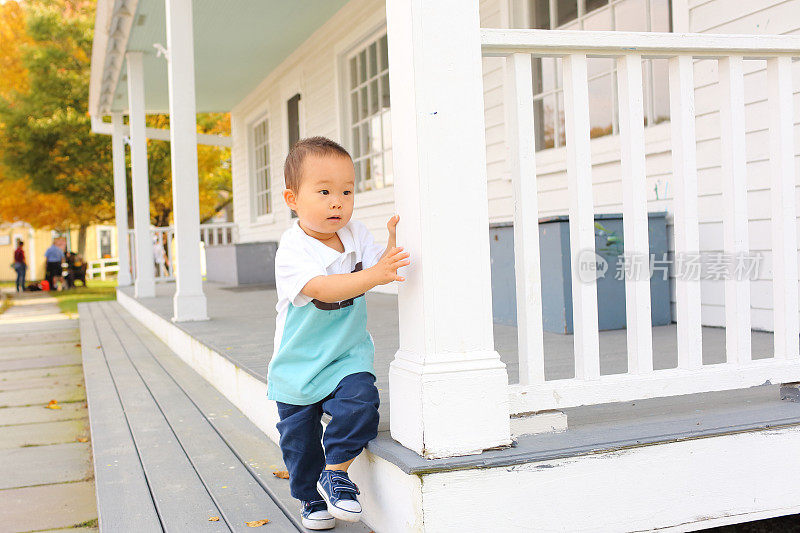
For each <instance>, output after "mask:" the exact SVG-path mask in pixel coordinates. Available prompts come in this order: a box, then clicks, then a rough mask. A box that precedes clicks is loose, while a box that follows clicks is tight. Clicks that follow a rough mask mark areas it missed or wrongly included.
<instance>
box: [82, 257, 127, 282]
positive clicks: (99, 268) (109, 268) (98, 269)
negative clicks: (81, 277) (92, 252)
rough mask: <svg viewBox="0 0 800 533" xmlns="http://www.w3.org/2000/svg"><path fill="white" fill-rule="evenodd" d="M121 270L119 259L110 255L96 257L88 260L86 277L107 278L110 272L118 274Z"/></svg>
mask: <svg viewBox="0 0 800 533" xmlns="http://www.w3.org/2000/svg"><path fill="white" fill-rule="evenodd" d="M118 272H119V259H118V258H116V257H110V258H105V259H95V260H94V261H88V263H87V266H86V279H96V278H97V277H99V278H100V279H102V280H104V279H106V276H108V275H109V274H113V275H114V276H116V275H117V273H118Z"/></svg>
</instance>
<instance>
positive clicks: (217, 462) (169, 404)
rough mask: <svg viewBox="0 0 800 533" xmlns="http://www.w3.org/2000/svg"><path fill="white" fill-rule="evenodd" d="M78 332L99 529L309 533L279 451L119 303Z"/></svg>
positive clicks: (91, 315) (83, 312)
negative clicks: (263, 523)
mask: <svg viewBox="0 0 800 533" xmlns="http://www.w3.org/2000/svg"><path fill="white" fill-rule="evenodd" d="M80 329H81V344H82V352H83V362H84V372H85V374H86V391H87V400H88V403H89V415H90V420H91V430H92V450H93V456H94V467H95V480H96V487H97V502H98V515H99V519H100V528H101V530H102V531H114V532H127V531H130V532H134V531H241V532H244V531H250V530H251V529H250V527H248V526H247V524H246V522H249V521H257V520H263V519H268V520H269V522H270V523H269V527H270V528H271V529H270V531H280V532H290V531H292V532H296V531H306V529H305V528H304V527H302V526H301V524H300V519H299V514H300V513H299V505H298V503H297V502H296V501H295V500H293V499H292V497H291V496H290V494H289V484H288V482H287V481H286V480H283V479H278V478H276V477H274V476H273V475H272V472H273V471H275V470H284V469H285V466H284V464H283V460H282V458H281V453H280V449H279V448H278V446H277V445H276V444H275V443H273V442H272V441H271V440H270V439H269V438H268V437H267V436H266V435H265V434H264V433H263V432H261V431H260V430H259V429H258V428H257V427H256V426H255V425H254V424H253V423H252V422H251V421H250V420H249V419H248V418H247V417H246V416H245V415H244V414H242V412H241V411H239V410H238V409H237V408H236V407H235V406H234V405H233V404H232V403H231V402H230V401H228V400H227V399H226V398H225V397H224V396H223V395H222V394H220V393H219V391H217V390H216V389H215V388H214V387H213V386H212V385H211V384H210V383H208V382H207V381H206V380H204V379H203V378H202V377H201V376H200V375H198V374H197V373H196V372H195V371H194V370H192V368H191V367H190V366H189V365H187V364H186V363H185V362H183V361H182V360H181V359H180V358H179V357H178V356H177V355H175V353H173V352H172V351H171V350H170V349H169V348H168V347H167V346H166V345H164V344H163V343H162V342H161V341H160V340H159V339H158V338H156V336H155V335H153V333H152V332H150V331H149V330H147V328H146V327H144V326H143V325H142V324H141V323H139V322H138V321H137V320H136V319H135V318H134V317H132V316H131V315H130V314H129V313H128V312H127V311H125V310H124V309H123V308H122V307H121V306H120V305H118V304H116V303H114V302H95V303H89V304H81V305H80ZM211 517H217V519H216V521H213V520H211ZM340 529H341V530H344V531H349V532H361V533H364V532H366V531H368V528H367V527H366V526H365V525H364V524H361V523H357V524H350V523H343V522H340V523H339V524H338V525H337V530H340Z"/></svg>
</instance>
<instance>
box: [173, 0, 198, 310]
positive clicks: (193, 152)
mask: <svg viewBox="0 0 800 533" xmlns="http://www.w3.org/2000/svg"><path fill="white" fill-rule="evenodd" d="M165 5H166V11H167V19H166V20H167V49H168V50H169V56H168V67H167V74H168V79H169V120H170V130H169V131H170V136H169V137H170V150H171V152H170V153H171V159H172V207H173V212H174V220H175V243H176V246H175V253H176V257H175V267H174V273H175V282H176V290H175V297H174V299H173V316H172V320H173V321H175V322H183V321H189V320H208V315H207V313H206V296H205V294H203V278H202V274H201V272H200V195H199V192H198V177H197V116H196V115H197V108H196V104H195V89H194V36H193V31H192V0H166V2H165Z"/></svg>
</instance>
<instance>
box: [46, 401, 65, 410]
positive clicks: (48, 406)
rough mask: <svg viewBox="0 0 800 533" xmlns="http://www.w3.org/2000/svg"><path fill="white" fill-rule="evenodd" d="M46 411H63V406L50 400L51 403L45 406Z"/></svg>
mask: <svg viewBox="0 0 800 533" xmlns="http://www.w3.org/2000/svg"><path fill="white" fill-rule="evenodd" d="M45 409H61V406H60V405H58V402H57V401H55V400H50V403H48V404H47V405H45Z"/></svg>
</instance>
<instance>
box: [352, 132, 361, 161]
mask: <svg viewBox="0 0 800 533" xmlns="http://www.w3.org/2000/svg"><path fill="white" fill-rule="evenodd" d="M352 134H353V157H354V158H357V157H359V156H360V155H361V138H360V136H359V135H358V126H356V127H355V128H353V132H352Z"/></svg>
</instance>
